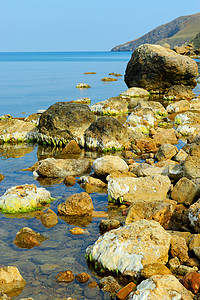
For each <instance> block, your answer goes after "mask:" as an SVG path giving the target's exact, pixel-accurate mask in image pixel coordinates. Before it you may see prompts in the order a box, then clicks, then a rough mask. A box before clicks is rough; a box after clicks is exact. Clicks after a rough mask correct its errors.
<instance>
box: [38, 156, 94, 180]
mask: <svg viewBox="0 0 200 300" xmlns="http://www.w3.org/2000/svg"><path fill="white" fill-rule="evenodd" d="M90 166H91V164H90V161H89V159H73V158H71V159H55V158H52V157H51V158H46V159H44V160H41V161H40V162H39V166H38V167H37V169H36V170H35V171H34V175H35V176H41V177H52V178H57V177H66V176H77V175H81V174H83V173H85V172H86V171H88V170H89V169H90Z"/></svg>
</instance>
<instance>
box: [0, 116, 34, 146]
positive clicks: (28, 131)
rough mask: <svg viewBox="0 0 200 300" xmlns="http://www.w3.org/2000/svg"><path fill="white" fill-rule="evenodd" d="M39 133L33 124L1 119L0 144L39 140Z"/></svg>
mask: <svg viewBox="0 0 200 300" xmlns="http://www.w3.org/2000/svg"><path fill="white" fill-rule="evenodd" d="M37 137H38V132H37V128H36V127H35V125H34V124H33V123H30V122H25V121H23V120H18V119H12V118H5V119H4V118H3V119H2V118H0V142H1V143H9V142H11V143H17V142H30V141H35V140H37Z"/></svg>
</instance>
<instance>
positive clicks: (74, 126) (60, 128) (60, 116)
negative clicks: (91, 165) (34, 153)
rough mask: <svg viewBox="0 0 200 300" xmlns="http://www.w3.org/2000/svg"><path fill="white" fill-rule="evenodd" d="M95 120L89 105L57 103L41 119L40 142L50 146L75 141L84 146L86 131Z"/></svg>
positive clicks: (39, 127) (39, 126)
mask: <svg viewBox="0 0 200 300" xmlns="http://www.w3.org/2000/svg"><path fill="white" fill-rule="evenodd" d="M94 120H95V117H94V115H93V113H92V112H91V110H90V108H89V106H87V105H84V104H77V103H69V102H57V103H55V104H53V105H51V106H50V107H49V108H48V109H47V110H46V111H45V112H44V113H43V114H42V115H41V117H40V122H39V125H38V129H39V133H40V136H39V140H40V141H43V142H46V143H50V144H51V143H54V144H59V143H61V144H62V143H63V144H67V142H68V141H70V140H72V139H75V140H76V141H77V142H78V143H79V144H81V145H84V142H83V134H84V131H85V129H87V128H88V127H89V126H90V124H91V123H92V122H93V121H94Z"/></svg>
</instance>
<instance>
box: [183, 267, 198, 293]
mask: <svg viewBox="0 0 200 300" xmlns="http://www.w3.org/2000/svg"><path fill="white" fill-rule="evenodd" d="M180 282H181V283H182V284H183V285H184V287H185V288H186V289H187V290H190V291H191V292H192V293H193V294H197V293H198V292H199V287H200V274H199V273H197V272H191V273H188V274H186V275H185V276H184V277H183V278H182V279H181V281H180Z"/></svg>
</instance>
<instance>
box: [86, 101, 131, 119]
mask: <svg viewBox="0 0 200 300" xmlns="http://www.w3.org/2000/svg"><path fill="white" fill-rule="evenodd" d="M90 109H91V111H93V112H94V113H98V114H100V115H119V114H127V113H128V103H127V102H126V100H125V99H123V98H122V97H112V98H109V99H107V100H105V101H102V102H97V103H95V104H94V105H92V106H90Z"/></svg>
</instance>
